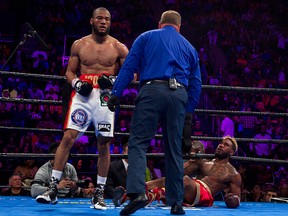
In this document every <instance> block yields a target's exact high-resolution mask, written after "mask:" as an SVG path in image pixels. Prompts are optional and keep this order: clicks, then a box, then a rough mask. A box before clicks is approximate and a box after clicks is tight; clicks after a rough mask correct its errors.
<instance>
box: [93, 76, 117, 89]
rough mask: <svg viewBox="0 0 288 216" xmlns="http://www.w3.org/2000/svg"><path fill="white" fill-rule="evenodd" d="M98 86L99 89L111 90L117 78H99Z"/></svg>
mask: <svg viewBox="0 0 288 216" xmlns="http://www.w3.org/2000/svg"><path fill="white" fill-rule="evenodd" d="M97 82H98V85H99V87H100V88H101V89H102V90H104V89H111V88H112V87H113V84H114V82H115V76H112V75H110V76H107V75H105V74H103V75H101V76H100V77H99V78H98V81H97Z"/></svg>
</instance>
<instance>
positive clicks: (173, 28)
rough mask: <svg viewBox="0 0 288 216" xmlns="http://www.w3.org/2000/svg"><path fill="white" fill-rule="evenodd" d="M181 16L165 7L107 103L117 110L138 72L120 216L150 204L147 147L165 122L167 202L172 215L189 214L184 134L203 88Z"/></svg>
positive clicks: (132, 53) (133, 53) (131, 56)
mask: <svg viewBox="0 0 288 216" xmlns="http://www.w3.org/2000/svg"><path fill="white" fill-rule="evenodd" d="M180 26H181V16H180V14H179V13H178V12H176V11H173V10H168V11H165V12H164V13H163V14H162V16H161V19H160V21H159V28H158V29H155V30H150V31H147V32H144V33H142V34H141V35H140V36H139V37H138V38H137V39H136V40H135V41H134V43H133V45H132V47H131V50H130V52H129V54H128V56H127V57H126V60H125V62H124V64H123V66H122V67H121V70H120V72H119V74H118V77H117V79H116V81H115V84H114V86H113V89H112V93H111V97H110V99H109V101H108V108H109V109H110V110H111V111H115V109H116V107H117V106H118V105H119V103H120V97H121V96H122V93H123V91H124V89H125V88H127V87H128V86H129V84H130V82H131V81H132V80H133V78H134V73H135V72H138V73H139V74H138V76H139V81H140V86H141V89H140V91H139V94H138V96H137V99H136V102H135V110H134V114H133V118H132V121H131V131H130V137H129V144H128V146H129V152H128V160H129V166H128V175H127V186H126V191H127V195H128V197H129V198H130V202H129V204H128V205H127V206H126V207H125V208H124V209H123V210H122V211H121V212H120V215H130V214H133V213H134V212H136V211H137V210H138V209H140V208H143V207H145V206H146V205H147V204H148V198H147V195H146V193H145V190H146V188H145V168H146V150H147V149H148V147H149V144H150V141H151V139H152V138H153V137H154V136H155V133H156V129H157V123H158V122H160V124H161V128H162V131H163V139H164V145H165V173H166V182H165V184H166V185H165V186H166V201H167V205H168V206H171V214H175V215H181V214H185V211H184V210H183V208H182V202H183V158H182V144H181V139H182V132H183V127H184V120H185V118H186V120H187V119H188V120H190V121H191V118H192V113H193V112H194V110H195V108H196V106H197V104H198V100H199V97H200V92H201V74H200V68H199V60H198V53H197V51H196V50H195V48H194V47H193V46H192V45H191V44H190V43H189V41H188V40H186V39H185V38H184V37H183V36H182V35H181V34H180Z"/></svg>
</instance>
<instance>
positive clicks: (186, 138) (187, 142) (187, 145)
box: [182, 113, 192, 154]
mask: <svg viewBox="0 0 288 216" xmlns="http://www.w3.org/2000/svg"><path fill="white" fill-rule="evenodd" d="M191 121H192V114H191V113H186V114H185V120H184V128H183V136H182V152H183V154H187V153H190V151H191V146H192V143H191Z"/></svg>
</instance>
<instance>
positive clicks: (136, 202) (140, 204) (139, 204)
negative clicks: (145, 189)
mask: <svg viewBox="0 0 288 216" xmlns="http://www.w3.org/2000/svg"><path fill="white" fill-rule="evenodd" d="M127 196H128V197H130V202H129V203H128V205H126V206H125V208H124V209H122V211H121V212H120V215H122V216H124V215H130V214H133V213H134V212H136V211H137V210H139V209H141V208H144V207H145V206H146V205H147V204H148V203H149V200H148V197H147V195H146V194H145V193H139V194H129V195H127Z"/></svg>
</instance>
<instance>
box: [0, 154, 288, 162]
mask: <svg viewBox="0 0 288 216" xmlns="http://www.w3.org/2000/svg"><path fill="white" fill-rule="evenodd" d="M54 156H55V155H54V154H31V153H0V158H4V159H5V158H7V159H35V158H42V159H43V158H46V159H53V158H54ZM110 156H111V158H113V159H114V158H118V159H123V158H128V155H124V154H110ZM146 156H147V158H152V159H163V158H164V153H157V154H155V153H147V154H146ZM98 157H99V154H70V155H69V158H70V159H72V158H85V159H95V158H98ZM201 158H205V159H212V158H215V155H214V154H192V155H183V159H201ZM230 159H231V160H237V161H244V162H251V161H252V162H259V163H270V164H288V161H287V160H278V159H276V160H275V159H269V158H254V157H240V156H231V157H230Z"/></svg>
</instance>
